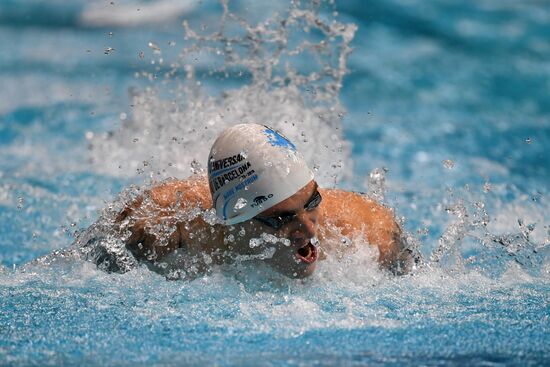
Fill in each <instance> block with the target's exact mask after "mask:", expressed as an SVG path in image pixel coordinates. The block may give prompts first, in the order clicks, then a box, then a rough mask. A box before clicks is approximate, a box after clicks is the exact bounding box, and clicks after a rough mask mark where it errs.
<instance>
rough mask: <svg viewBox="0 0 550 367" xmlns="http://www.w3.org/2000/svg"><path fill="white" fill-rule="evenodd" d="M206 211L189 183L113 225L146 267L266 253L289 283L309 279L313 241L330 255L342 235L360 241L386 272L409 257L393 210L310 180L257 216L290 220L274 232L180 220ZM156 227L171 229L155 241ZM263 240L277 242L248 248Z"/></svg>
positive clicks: (206, 198) (158, 194) (260, 226)
mask: <svg viewBox="0 0 550 367" xmlns="http://www.w3.org/2000/svg"><path fill="white" fill-rule="evenodd" d="M317 190H318V191H319V193H320V194H321V196H322V201H321V202H320V203H319V205H318V206H316V207H311V206H308V204H310V203H311V202H312V201H314V203H316V201H315V200H313V199H314V197H315V193H316V191H317ZM211 207H212V201H211V197H210V191H209V189H208V183H207V181H206V177H204V176H193V177H191V178H190V179H187V180H179V181H171V182H166V183H163V184H160V185H159V186H156V187H154V188H152V189H151V190H149V191H147V192H145V194H144V195H143V196H142V197H140V198H138V199H137V200H136V201H135V202H134V203H133V204H131V205H129V206H128V207H127V208H126V209H124V210H123V211H122V212H121V213H120V215H119V216H118V218H117V222H118V223H119V224H120V225H121V227H120V230H121V231H125V230H129V231H130V233H131V236H130V237H129V239H128V241H127V243H126V246H127V248H128V249H129V250H130V251H132V252H133V253H134V256H136V258H138V259H139V260H143V261H146V262H151V261H153V262H155V261H156V262H161V261H163V259H167V258H169V257H170V255H171V254H173V253H177V251H181V250H180V249H182V248H184V249H185V253H186V254H187V256H199V255H200V256H202V255H203V254H208V255H209V256H210V258H211V259H212V261H213V263H217V264H222V263H225V262H228V261H231V259H232V258H234V256H233V257H232V256H228V254H235V253H236V254H242V255H258V254H260V253H262V252H265V250H266V246H267V247H273V248H274V250H275V251H274V254H273V256H272V257H270V258H267V259H265V261H266V262H267V263H268V264H269V265H270V266H272V267H273V268H274V269H276V270H277V271H279V272H281V273H282V274H284V275H286V276H289V277H297V278H302V277H306V276H309V275H311V274H312V273H313V272H314V270H315V267H316V265H317V262H318V260H319V258H320V254H319V250H318V248H317V247H315V246H314V244H315V243H316V241H315V240H314V238H318V239H319V242H320V243H321V245H322V247H323V249H324V250H325V251H326V253H328V254H329V255H330V254H331V253H335V252H338V251H340V250H342V249H338V248H334V247H331V246H330V245H329V244H330V243H332V244H335V243H341V241H340V239H341V238H342V236H346V237H347V238H349V239H350V240H353V239H355V238H361V239H362V241H358V242H359V243H365V242H368V243H369V244H370V245H372V246H376V247H377V248H378V250H379V253H380V255H379V263H380V265H381V266H382V267H386V268H390V269H393V268H395V266H396V265H397V264H400V263H401V262H402V263H403V264H404V263H405V260H408V259H405V257H406V256H404V255H408V254H410V253H405V252H404V251H403V250H404V241H403V239H402V234H401V229H400V228H399V226H398V225H397V223H396V221H395V219H394V216H393V213H392V212H391V210H389V209H388V208H386V207H384V206H382V205H380V204H378V203H376V202H375V201H373V200H370V199H368V198H366V197H364V196H362V195H360V194H357V193H352V192H346V191H343V190H337V189H321V188H318V187H317V184H316V183H315V181H311V182H309V183H308V184H307V185H306V186H305V187H303V188H302V189H301V190H299V191H298V192H297V193H296V194H294V195H293V196H291V197H289V198H288V199H286V200H284V201H282V202H281V203H279V204H277V205H275V206H273V207H271V208H268V209H267V210H265V211H264V212H262V213H260V215H259V217H263V218H265V217H277V216H281V215H283V216H285V215H290V216H292V217H291V219H292V220H289V221H288V222H287V223H285V224H284V225H283V226H282V227H281V228H279V229H275V228H272V227H270V226H269V225H266V224H264V223H263V222H262V221H259V220H255V219H252V220H248V221H245V222H243V223H239V224H236V225H234V226H224V225H221V224H209V223H208V222H207V221H206V220H205V219H204V217H203V216H200V215H199V216H191V217H190V218H186V215H185V214H186V213H192V211H193V210H196V208H200V209H201V210H208V209H210V208H211ZM306 207H307V208H306ZM128 223H130V224H129V225H126V224H128ZM123 224H125V225H123ZM159 226H162V227H163V228H168V229H169V230H168V231H165V232H163V234H162V235H159V233H158V231H155V228H158V227H159ZM262 234H263V236H265V234H267V235H272V236H275V237H276V238H278V239H280V240H277V241H274V242H275V243H272V242H273V241H270V242H269V243H264V244H262V245H260V246H251V245H250V244H251V240H253V241H254V240H257V239H259V238H261V237H262ZM161 237H162V238H161ZM271 239H273V237H271ZM365 240H366V241H365Z"/></svg>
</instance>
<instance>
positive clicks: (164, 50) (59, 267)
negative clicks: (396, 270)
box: [0, 0, 550, 366]
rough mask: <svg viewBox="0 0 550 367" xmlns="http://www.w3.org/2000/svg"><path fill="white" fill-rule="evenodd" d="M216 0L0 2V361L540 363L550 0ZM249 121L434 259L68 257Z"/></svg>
mask: <svg viewBox="0 0 550 367" xmlns="http://www.w3.org/2000/svg"><path fill="white" fill-rule="evenodd" d="M224 4H225V3H218V2H213V1H212V2H211V1H202V2H200V1H171V0H159V1H156V2H152V1H137V0H132V1H130V0H127V1H122V0H119V1H116V0H115V1H114V2H107V1H99V0H98V1H94V2H88V1H83V0H82V1H81V0H79V1H72V2H70V3H68V2H65V1H58V0H51V1H49V2H48V3H47V4H45V3H44V2H42V1H35V0H31V1H16V0H8V1H4V2H2V3H1V4H0V41H1V43H2V45H5V46H4V47H2V48H1V49H0V65H1V66H2V67H1V68H0V81H1V82H2V88H1V89H0V364H1V365H14V366H22V365H65V364H71V365H73V364H78V365H99V364H100V365H121V366H122V365H151V364H153V365H205V364H207V365H224V366H225V365H331V366H332V365H399V366H401V365H409V364H414V365H419V364H420V365H522V366H524V365H547V364H548V363H549V361H550V320H549V315H550V246H549V244H550V227H549V225H550V215H549V213H550V205H549V203H548V199H547V198H548V194H549V184H548V182H550V160H549V159H548V156H550V154H549V153H550V150H549V148H548V147H549V146H550V105H549V104H548V101H549V100H550V93H549V91H550V63H549V61H548V60H550V41H549V40H548V37H547V35H548V34H550V9H549V8H548V7H547V6H546V5H545V4H544V3H543V2H502V1H497V0H483V1H478V2H475V3H474V2H466V3H463V4H458V3H456V2H452V1H446V0H437V1H432V2H425V1H420V0H386V1H369V2H363V1H345V2H341V3H339V2H336V3H335V4H334V3H332V2H329V3H322V4H321V5H318V4H316V3H311V4H310V3H309V2H301V3H295V5H293V6H291V5H290V4H289V3H287V2H284V1H271V2H269V6H267V5H266V4H265V3H262V4H261V5H260V3H256V2H246V1H231V2H230V3H229V4H228V5H227V9H226V11H225V12H224V6H223V5H224ZM184 19H185V20H187V23H185V25H182V21H183V20H184ZM220 27H222V28H223V32H222V33H218V30H220V29H221V28H220ZM312 45H314V46H312ZM238 122H264V123H267V124H270V125H272V126H274V127H276V128H278V129H281V130H282V131H283V132H284V133H285V134H286V135H288V136H289V137H290V138H291V139H292V140H293V141H294V142H295V143H296V144H297V145H298V147H299V149H300V150H301V151H303V152H304V155H305V156H306V158H307V159H308V161H309V162H310V164H311V166H312V167H313V168H314V170H315V172H316V176H317V178H318V180H319V182H320V183H321V184H322V185H323V186H325V187H333V186H338V187H343V188H346V189H350V190H356V191H364V192H367V193H368V194H369V195H371V196H373V197H376V198H378V199H379V200H381V201H383V202H384V203H385V204H387V205H389V206H391V207H392V208H394V210H395V213H396V216H397V217H398V218H399V220H400V222H401V223H402V225H403V227H404V229H405V230H406V231H407V233H408V237H409V242H410V243H411V245H412V246H413V247H414V248H415V249H416V250H418V252H419V253H420V254H421V255H422V258H423V263H422V266H420V267H419V268H418V269H415V270H414V271H413V272H412V273H411V274H409V275H406V276H401V277H396V276H393V275H391V274H387V273H385V272H384V271H381V270H380V269H378V267H377V265H376V262H375V260H374V259H375V257H376V253H375V251H374V250H372V249H370V248H368V247H367V246H361V245H365V244H364V243H355V244H353V246H354V248H355V249H354V250H351V251H350V252H349V253H348V254H347V255H345V256H344V257H343V258H342V259H328V260H327V261H324V262H321V263H320V264H319V266H318V270H317V271H316V273H315V274H314V275H313V276H312V277H310V278H308V279H305V280H292V279H287V278H284V277H282V276H280V275H278V274H276V273H274V272H273V271H272V270H271V269H269V268H267V267H265V266H264V265H263V264H262V263H258V262H255V261H242V262H239V263H238V264H234V265H231V266H230V265H228V266H224V267H216V268H212V269H210V271H209V272H208V274H205V275H204V276H201V277H199V278H197V279H195V280H193V281H167V280H166V279H165V278H164V277H162V276H160V275H158V274H156V273H153V272H150V271H149V270H147V268H145V267H140V266H133V267H131V270H130V271H128V272H126V273H124V274H108V273H105V272H103V271H101V270H98V269H97V268H96V266H95V265H94V264H92V263H90V262H87V261H85V260H83V259H81V258H79V257H78V256H76V255H75V253H78V246H79V245H80V243H81V240H82V238H85V237H86V236H87V235H89V234H90V232H91V231H92V230H89V229H88V228H89V226H90V225H92V224H95V227H92V228H93V230H97V228H104V227H102V225H103V224H106V223H107V221H108V218H109V215H110V214H109V213H110V211H111V210H112V209H113V208H116V207H117V206H118V205H121V204H122V203H123V202H124V200H125V199H126V198H127V197H128V195H131V194H132V193H135V192H137V190H138V189H137V188H136V186H147V185H150V184H152V183H153V182H158V181H161V180H164V179H167V178H169V177H180V178H184V177H187V176H189V175H191V174H193V173H200V172H202V171H203V169H204V167H205V163H206V162H205V159H206V158H205V157H206V155H207V152H208V149H209V147H210V144H211V142H212V140H213V139H214V137H215V136H216V134H217V133H219V132H220V131H221V130H222V129H223V128H224V127H226V126H230V125H232V124H234V123H238ZM132 185H136V186H132ZM120 192H123V194H121V195H120V194H119V193H120ZM105 227H107V226H105ZM94 228H95V229H94ZM342 243H343V246H344V245H345V244H347V243H348V242H347V239H345V238H343V239H342ZM67 249H68V250H67Z"/></svg>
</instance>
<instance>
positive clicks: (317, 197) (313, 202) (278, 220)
mask: <svg viewBox="0 0 550 367" xmlns="http://www.w3.org/2000/svg"><path fill="white" fill-rule="evenodd" d="M322 200H323V197H322V196H321V194H320V193H319V191H315V193H314V194H313V196H312V197H311V199H310V200H309V201H308V202H307V203H306V205H304V209H305V210H307V211H311V210H313V209H315V208H317V207H318V206H319V204H321V201H322ZM294 218H296V214H291V215H285V216H284V217H281V216H278V217H254V218H253V219H255V220H257V221H258V222H260V223H263V224H265V225H266V226H268V227H271V228H274V229H281V228H282V227H283V226H284V225H286V224H288V223H290V222H292V221H293V220H294Z"/></svg>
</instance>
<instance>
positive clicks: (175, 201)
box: [149, 175, 212, 209]
mask: <svg viewBox="0 0 550 367" xmlns="http://www.w3.org/2000/svg"><path fill="white" fill-rule="evenodd" d="M149 194H150V196H151V199H152V200H153V201H154V202H155V204H157V205H158V206H160V207H163V208H166V207H173V206H174V205H177V206H182V207H188V206H199V207H201V208H202V209H207V208H210V207H212V200H211V198H210V190H209V188H208V181H207V179H206V176H204V175H193V176H191V177H189V178H187V179H184V180H170V181H165V182H162V183H160V184H158V185H156V186H154V187H153V188H151V189H150V191H149Z"/></svg>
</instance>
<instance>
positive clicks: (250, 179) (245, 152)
mask: <svg viewBox="0 0 550 367" xmlns="http://www.w3.org/2000/svg"><path fill="white" fill-rule="evenodd" d="M312 179H313V172H311V170H310V169H309V167H308V166H307V164H306V162H305V160H304V158H303V157H302V155H301V154H300V153H298V151H297V150H296V146H295V145H294V144H292V143H291V142H290V141H289V140H288V139H287V138H285V137H284V136H283V135H282V134H281V133H279V132H277V131H276V130H274V129H271V128H269V127H267V126H263V125H257V124H240V125H235V126H232V127H230V128H228V129H226V130H225V131H224V132H222V133H221V134H220V136H219V137H218V139H216V141H215V142H214V145H213V146H212V149H211V150H210V156H209V162H208V182H209V184H210V193H211V194H212V202H213V204H214V208H215V209H216V214H217V215H218V217H220V218H221V219H222V220H223V221H224V223H225V224H226V225H231V224H235V223H240V222H244V221H245V220H248V219H251V218H252V217H254V216H256V215H257V214H259V213H261V212H263V211H264V210H266V209H269V208H271V207H272V206H274V205H276V204H278V203H280V202H281V201H283V200H285V199H287V198H289V197H291V196H292V195H294V194H295V193H296V192H297V191H298V190H300V189H301V188H302V187H304V186H306V185H307V184H308V183H309V182H310V181H311V180H312Z"/></svg>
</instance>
